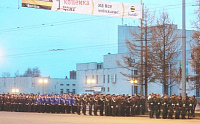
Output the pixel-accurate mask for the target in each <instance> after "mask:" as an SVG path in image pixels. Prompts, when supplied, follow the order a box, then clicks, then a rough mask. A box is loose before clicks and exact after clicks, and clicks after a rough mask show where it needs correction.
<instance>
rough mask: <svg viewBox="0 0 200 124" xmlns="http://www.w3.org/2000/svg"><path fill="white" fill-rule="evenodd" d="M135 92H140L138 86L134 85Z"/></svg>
mask: <svg viewBox="0 0 200 124" xmlns="http://www.w3.org/2000/svg"><path fill="white" fill-rule="evenodd" d="M134 94H138V86H134Z"/></svg>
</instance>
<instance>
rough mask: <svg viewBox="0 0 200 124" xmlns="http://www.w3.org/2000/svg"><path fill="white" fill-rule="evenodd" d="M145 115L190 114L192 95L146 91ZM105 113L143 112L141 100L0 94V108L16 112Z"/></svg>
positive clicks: (141, 97) (192, 111)
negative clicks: (147, 111) (182, 95)
mask: <svg viewBox="0 0 200 124" xmlns="http://www.w3.org/2000/svg"><path fill="white" fill-rule="evenodd" d="M148 102H149V111H150V112H149V115H150V118H153V116H154V114H155V115H156V118H160V115H161V114H162V118H164V119H166V118H173V117H175V118H177V119H178V118H180V117H181V118H185V116H186V115H188V118H189V117H192V116H194V110H195V107H196V99H195V97H194V96H193V97H190V98H189V97H184V98H182V97H181V96H180V95H179V96H175V95H172V96H171V97H170V98H168V96H167V95H164V96H163V97H162V98H161V97H160V95H159V94H150V95H149V97H148ZM87 109H88V110H89V115H98V113H99V115H101V116H103V115H106V116H134V115H139V114H145V99H144V97H143V96H140V95H134V96H129V95H109V94H108V95H104V94H96V95H86V94H83V95H71V94H63V95H34V94H29V95H26V94H19V95H16V94H0V110H1V111H16V112H39V113H40V112H42V113H45V112H46V113H77V114H81V113H82V114H84V115H85V114H86V110H87Z"/></svg>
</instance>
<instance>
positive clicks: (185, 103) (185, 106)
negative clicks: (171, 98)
mask: <svg viewBox="0 0 200 124" xmlns="http://www.w3.org/2000/svg"><path fill="white" fill-rule="evenodd" d="M187 107H188V103H187V100H186V97H183V99H182V108H181V118H182V119H185V115H186V113H187Z"/></svg>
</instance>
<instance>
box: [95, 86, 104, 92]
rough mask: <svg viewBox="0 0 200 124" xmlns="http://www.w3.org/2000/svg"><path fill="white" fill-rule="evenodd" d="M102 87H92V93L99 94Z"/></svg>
mask: <svg viewBox="0 0 200 124" xmlns="http://www.w3.org/2000/svg"><path fill="white" fill-rule="evenodd" d="M101 89H102V87H94V92H101Z"/></svg>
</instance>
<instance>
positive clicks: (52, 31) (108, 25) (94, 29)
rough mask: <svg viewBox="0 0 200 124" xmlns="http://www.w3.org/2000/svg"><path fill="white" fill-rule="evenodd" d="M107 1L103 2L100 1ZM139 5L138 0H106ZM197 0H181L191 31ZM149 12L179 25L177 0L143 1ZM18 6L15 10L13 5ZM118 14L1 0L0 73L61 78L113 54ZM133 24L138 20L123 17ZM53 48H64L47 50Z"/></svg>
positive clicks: (115, 50) (179, 7) (114, 51)
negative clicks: (81, 65) (83, 12)
mask: <svg viewBox="0 0 200 124" xmlns="http://www.w3.org/2000/svg"><path fill="white" fill-rule="evenodd" d="M104 1H108V0H104ZM110 1H117V2H124V3H136V4H140V0H110ZM195 1H196V0H186V18H187V19H186V28H187V29H189V30H192V29H193V28H192V25H191V22H192V21H193V20H194V19H195V16H194V9H196V7H195V6H193V5H195ZM143 3H144V5H145V6H147V7H148V8H149V9H150V11H151V12H153V11H155V10H156V13H157V14H159V12H161V11H163V10H165V11H167V12H168V13H169V16H170V19H171V20H172V21H173V23H174V24H177V25H178V28H181V26H182V25H181V23H182V21H181V18H182V13H181V11H182V8H181V7H182V0H166V1H164V0H143ZM18 7H19V8H18ZM121 24H122V19H121V18H116V17H104V16H94V15H81V14H72V13H64V12H55V11H49V10H42V9H33V8H24V7H21V0H19V4H18V0H0V76H1V74H2V73H3V72H10V73H11V76H14V73H15V72H16V71H17V70H18V71H19V73H20V74H23V73H24V71H25V70H26V69H27V68H28V67H30V68H33V67H38V68H39V69H40V70H41V74H42V76H50V77H52V78H65V76H66V75H67V76H69V71H71V70H76V64H77V63H87V62H102V61H103V55H105V54H108V53H111V54H116V53H117V42H118V37H117V36H118V32H117V31H118V29H117V28H118V25H121ZM124 24H127V25H131V26H135V25H138V24H139V19H124ZM52 49H64V50H63V51H52Z"/></svg>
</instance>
